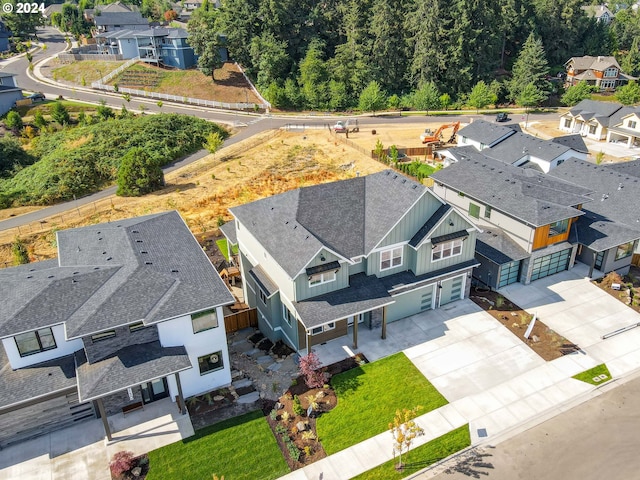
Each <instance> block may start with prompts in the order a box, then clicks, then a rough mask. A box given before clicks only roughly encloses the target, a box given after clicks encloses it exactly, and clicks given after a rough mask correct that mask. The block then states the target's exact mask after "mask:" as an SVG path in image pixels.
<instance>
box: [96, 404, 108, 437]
mask: <svg viewBox="0 0 640 480" xmlns="http://www.w3.org/2000/svg"><path fill="white" fill-rule="evenodd" d="M96 403H97V404H98V411H99V412H100V418H101V419H102V426H103V427H104V433H105V434H106V435H107V440H109V441H111V440H112V438H111V430H110V429H109V422H108V421H107V412H105V411H104V404H103V403H102V399H101V398H99V399H98V400H96Z"/></svg>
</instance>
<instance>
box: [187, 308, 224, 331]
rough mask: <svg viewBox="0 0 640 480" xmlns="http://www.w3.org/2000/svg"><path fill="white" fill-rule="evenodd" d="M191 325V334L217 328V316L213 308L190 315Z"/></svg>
mask: <svg viewBox="0 0 640 480" xmlns="http://www.w3.org/2000/svg"><path fill="white" fill-rule="evenodd" d="M191 325H192V326H193V333H200V332H204V331H205V330H211V329H212V328H216V327H217V326H218V314H217V313H216V310H215V308H214V309H213V310H207V311H206V312H200V313H194V314H193V315H191Z"/></svg>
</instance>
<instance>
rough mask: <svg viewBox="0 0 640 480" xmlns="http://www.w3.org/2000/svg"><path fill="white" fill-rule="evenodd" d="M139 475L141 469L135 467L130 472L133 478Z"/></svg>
mask: <svg viewBox="0 0 640 480" xmlns="http://www.w3.org/2000/svg"><path fill="white" fill-rule="evenodd" d="M141 473H142V468H141V467H135V468H133V469H132V470H131V475H133V476H134V477H139V476H140V474H141Z"/></svg>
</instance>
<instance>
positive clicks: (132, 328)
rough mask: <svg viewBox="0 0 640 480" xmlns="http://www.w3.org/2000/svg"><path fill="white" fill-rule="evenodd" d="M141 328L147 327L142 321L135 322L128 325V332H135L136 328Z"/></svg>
mask: <svg viewBox="0 0 640 480" xmlns="http://www.w3.org/2000/svg"><path fill="white" fill-rule="evenodd" d="M143 328H147V326H146V325H145V324H144V323H142V322H136V323H132V324H131V325H129V331H130V332H136V331H138V330H142V329H143Z"/></svg>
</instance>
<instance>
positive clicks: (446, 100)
mask: <svg viewBox="0 0 640 480" xmlns="http://www.w3.org/2000/svg"><path fill="white" fill-rule="evenodd" d="M440 105H441V106H442V108H444V109H445V110H447V108H449V105H451V95H449V94H448V93H443V94H442V95H440Z"/></svg>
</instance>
